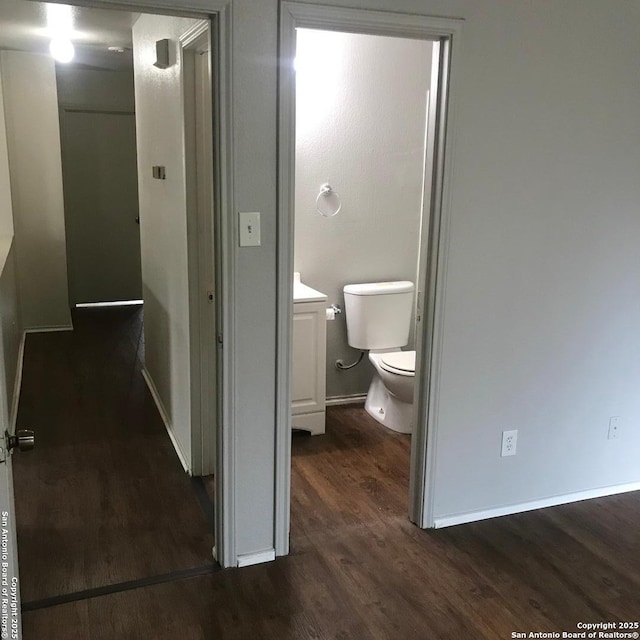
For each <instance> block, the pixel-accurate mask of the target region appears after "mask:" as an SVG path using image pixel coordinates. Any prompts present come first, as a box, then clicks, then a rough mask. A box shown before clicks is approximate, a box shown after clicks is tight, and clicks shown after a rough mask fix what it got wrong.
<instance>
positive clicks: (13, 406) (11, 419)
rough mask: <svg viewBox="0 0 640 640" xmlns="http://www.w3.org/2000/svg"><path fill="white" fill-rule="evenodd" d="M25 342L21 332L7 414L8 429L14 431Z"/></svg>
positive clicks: (25, 338) (25, 336) (24, 335)
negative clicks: (9, 406)
mask: <svg viewBox="0 0 640 640" xmlns="http://www.w3.org/2000/svg"><path fill="white" fill-rule="evenodd" d="M26 342H27V334H26V332H25V331H23V332H22V337H21V338H20V345H19V346H18V362H17V363H16V377H15V381H14V384H13V397H12V398H11V415H10V416H9V431H11V433H15V432H16V423H17V421H18V405H19V403H20V390H21V389H22V368H23V365H24V346H25V344H26Z"/></svg>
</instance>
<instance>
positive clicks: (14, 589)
mask: <svg viewBox="0 0 640 640" xmlns="http://www.w3.org/2000/svg"><path fill="white" fill-rule="evenodd" d="M0 443H2V448H3V454H2V455H3V456H4V448H5V443H4V438H0ZM0 556H1V563H0V637H2V638H22V620H21V616H20V585H19V582H18V544H17V538H16V521H15V517H14V502H13V473H12V470H11V456H10V455H8V456H7V459H6V460H4V461H3V462H0Z"/></svg>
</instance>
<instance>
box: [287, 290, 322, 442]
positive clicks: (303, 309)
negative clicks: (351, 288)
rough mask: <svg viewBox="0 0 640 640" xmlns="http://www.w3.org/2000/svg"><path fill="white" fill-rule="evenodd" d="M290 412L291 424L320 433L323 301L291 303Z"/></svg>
mask: <svg viewBox="0 0 640 640" xmlns="http://www.w3.org/2000/svg"><path fill="white" fill-rule="evenodd" d="M293 309H294V311H293V350H292V354H293V357H292V376H291V400H292V403H291V412H292V415H293V420H292V424H293V426H294V427H298V428H301V429H307V430H309V431H311V432H312V433H324V411H325V395H326V333H327V328H326V317H325V304H324V302H299V303H296V304H294V305H293Z"/></svg>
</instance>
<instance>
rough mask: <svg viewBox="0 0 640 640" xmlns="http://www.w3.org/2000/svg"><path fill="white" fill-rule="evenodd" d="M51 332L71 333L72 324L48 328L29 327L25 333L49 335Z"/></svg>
mask: <svg viewBox="0 0 640 640" xmlns="http://www.w3.org/2000/svg"><path fill="white" fill-rule="evenodd" d="M51 331H73V325H72V324H61V325H52V326H50V327H30V328H29V329H25V330H24V332H25V333H49V332H51Z"/></svg>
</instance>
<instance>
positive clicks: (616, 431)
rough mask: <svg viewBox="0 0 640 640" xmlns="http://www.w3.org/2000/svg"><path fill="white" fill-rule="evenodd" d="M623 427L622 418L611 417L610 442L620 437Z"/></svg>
mask: <svg viewBox="0 0 640 640" xmlns="http://www.w3.org/2000/svg"><path fill="white" fill-rule="evenodd" d="M621 427H622V418H621V417H620V416H611V417H610V418H609V435H608V436H607V437H608V438H609V440H615V439H616V438H617V437H619V436H620V428H621Z"/></svg>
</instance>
